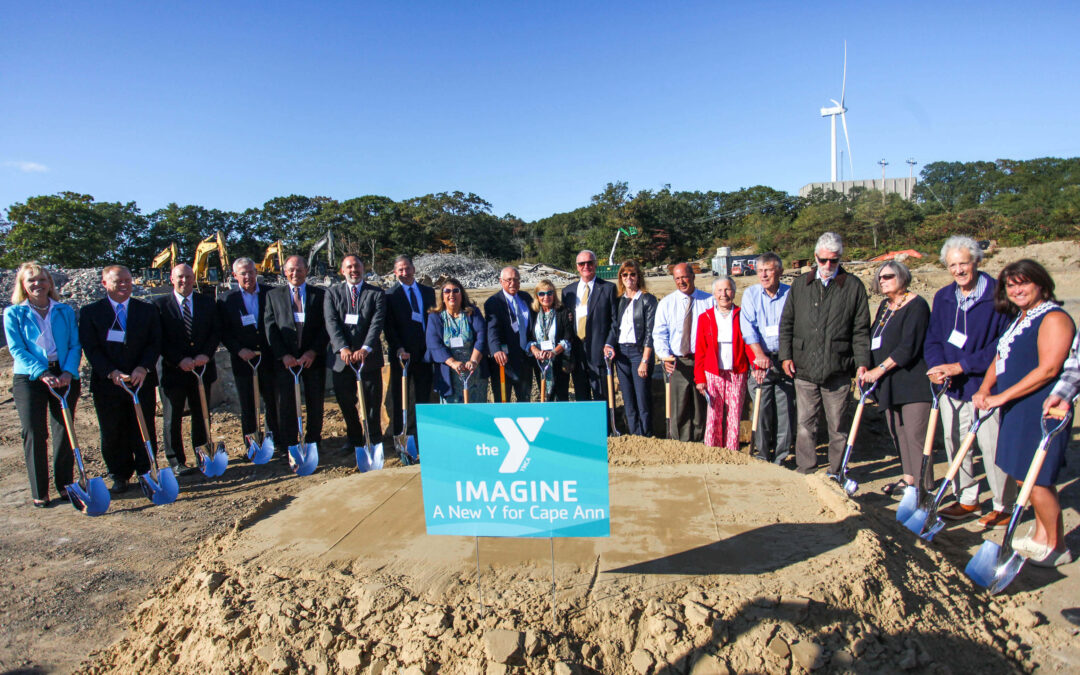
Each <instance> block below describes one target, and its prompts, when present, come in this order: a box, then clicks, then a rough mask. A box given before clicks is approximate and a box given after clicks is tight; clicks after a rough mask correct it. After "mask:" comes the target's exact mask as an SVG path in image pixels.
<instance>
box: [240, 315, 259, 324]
mask: <svg viewBox="0 0 1080 675" xmlns="http://www.w3.org/2000/svg"><path fill="white" fill-rule="evenodd" d="M240 325H241V326H254V325H255V315H254V314H241V315H240Z"/></svg>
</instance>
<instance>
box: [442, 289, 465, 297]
mask: <svg viewBox="0 0 1080 675" xmlns="http://www.w3.org/2000/svg"><path fill="white" fill-rule="evenodd" d="M460 292H461V289H460V288H444V289H442V294H443V295H454V294H457V293H460Z"/></svg>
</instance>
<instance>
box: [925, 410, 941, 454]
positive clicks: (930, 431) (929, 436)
mask: <svg viewBox="0 0 1080 675" xmlns="http://www.w3.org/2000/svg"><path fill="white" fill-rule="evenodd" d="M940 414H941V411H940V410H938V409H937V408H931V409H930V421H929V422H928V423H927V426H926V440H925V441H923V448H922V454H923V457H929V456H930V455H932V454H933V453H934V432H935V431H937V421H938V415H940Z"/></svg>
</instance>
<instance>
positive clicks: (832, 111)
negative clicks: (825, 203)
mask: <svg viewBox="0 0 1080 675" xmlns="http://www.w3.org/2000/svg"><path fill="white" fill-rule="evenodd" d="M846 91H847V40H844V76H843V79H842V81H841V84H840V100H839V101H837V100H836V99H835V98H831V99H829V100H830V101H832V103H833V107H831V108H822V109H821V116H822V117H831V118H832V120H831V121H832V134H831V139H832V143H831V145H830V149H831V152H830V154H829V161H830V163H831V165H832V181H833V182H834V183H835V182H836V116H837V115H839V116H840V123H841V124H842V125H843V127H844V142H845V143H846V144H847V156H848V166H849V167H850V168H851V177H852V178H854V177H855V166H854V164H853V163H852V161H851V139H850V138H848V131H847V117H845V116H844V113H846V112H847V108H846V107H844V93H845V92H846Z"/></svg>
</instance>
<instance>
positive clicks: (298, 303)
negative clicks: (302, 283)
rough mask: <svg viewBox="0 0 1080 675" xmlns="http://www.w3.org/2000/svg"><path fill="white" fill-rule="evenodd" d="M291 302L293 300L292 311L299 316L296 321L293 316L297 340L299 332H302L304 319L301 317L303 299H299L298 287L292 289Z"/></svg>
mask: <svg viewBox="0 0 1080 675" xmlns="http://www.w3.org/2000/svg"><path fill="white" fill-rule="evenodd" d="M292 302H293V312H295V313H296V315H298V316H300V317H301V319H300V320H299V321H296V320H295V317H294V319H293V320H294V322H295V323H296V341H297V342H299V341H300V335H301V333H303V332H304V319H303V317H304V302H303V300H301V299H300V289H299V288H294V289H292Z"/></svg>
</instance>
